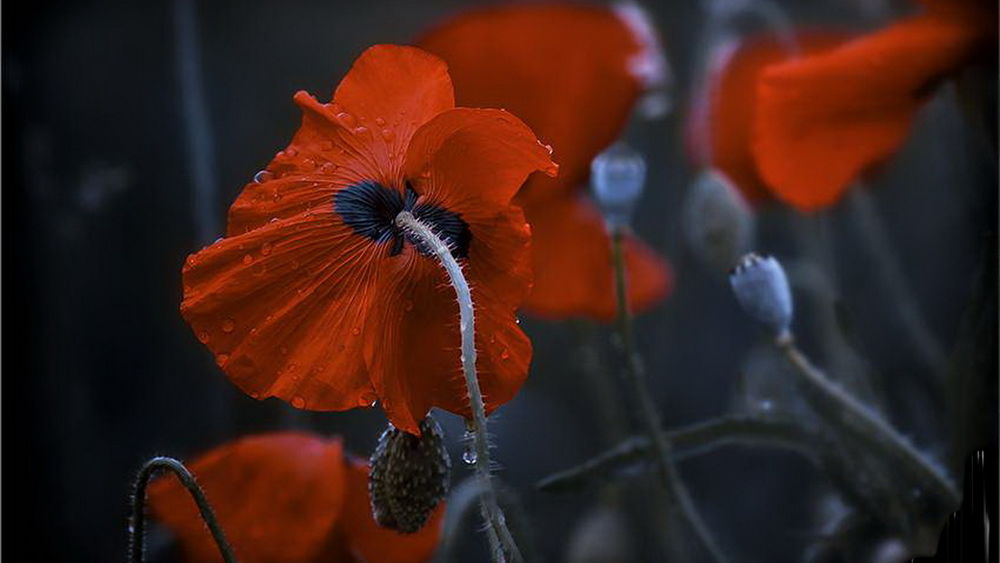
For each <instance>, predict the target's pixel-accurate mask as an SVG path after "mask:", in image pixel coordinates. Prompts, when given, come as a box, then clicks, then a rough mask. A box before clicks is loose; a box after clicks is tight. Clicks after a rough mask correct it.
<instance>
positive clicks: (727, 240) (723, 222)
mask: <svg viewBox="0 0 1000 563" xmlns="http://www.w3.org/2000/svg"><path fill="white" fill-rule="evenodd" d="M683 217H684V235H685V237H686V238H687V242H688V245H689V246H690V247H691V250H692V252H693V253H694V254H695V256H697V257H698V258H699V259H701V260H702V261H704V262H705V263H706V264H708V265H709V266H711V267H714V268H718V269H719V270H720V271H725V270H727V269H729V268H731V267H732V266H733V264H735V263H736V261H737V260H738V259H739V257H740V256H741V255H743V253H745V252H747V251H748V250H749V249H750V248H751V247H752V246H753V239H754V223H755V218H754V213H753V211H752V210H751V209H750V205H749V204H748V203H747V201H746V199H744V198H743V196H742V195H741V194H740V192H739V190H737V189H736V187H735V186H733V184H732V182H730V181H729V178H727V177H726V176H725V175H724V174H722V173H721V172H719V171H717V170H712V169H708V170H705V171H703V172H702V173H701V174H699V175H698V178H697V179H695V181H694V184H693V185H692V186H691V189H690V190H689V191H688V194H687V198H686V200H685V202H684V214H683Z"/></svg>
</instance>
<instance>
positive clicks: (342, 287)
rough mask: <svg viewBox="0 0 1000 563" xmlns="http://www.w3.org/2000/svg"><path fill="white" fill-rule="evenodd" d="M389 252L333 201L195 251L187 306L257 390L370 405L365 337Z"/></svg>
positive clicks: (324, 403) (233, 375) (332, 403)
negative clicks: (348, 222) (350, 223)
mask: <svg viewBox="0 0 1000 563" xmlns="http://www.w3.org/2000/svg"><path fill="white" fill-rule="evenodd" d="M386 252H387V249H386V248H385V245H381V246H380V245H377V244H375V243H374V242H373V241H371V240H370V239H368V238H365V237H360V236H358V235H356V234H355V233H354V232H353V231H352V230H351V229H350V228H349V227H347V226H345V225H344V224H343V222H342V221H341V220H340V218H339V216H338V215H337V214H336V213H334V212H333V211H332V203H327V204H326V208H325V209H315V210H313V211H308V212H305V213H302V214H300V215H297V216H295V217H292V218H289V219H284V220H280V221H277V222H274V223H268V224H267V225H265V226H264V227H261V228H258V229H255V230H252V231H250V232H248V233H246V234H243V235H239V236H234V237H229V238H225V239H222V240H220V241H218V242H216V243H215V244H213V245H212V246H209V247H208V248H205V249H204V250H202V251H201V252H198V253H197V254H194V255H192V256H190V257H189V258H188V261H187V263H186V265H185V267H184V276H183V278H184V302H183V303H182V305H181V312H182V314H183V315H184V318H185V319H186V320H187V321H188V323H189V324H190V325H191V327H192V329H193V330H194V332H195V335H196V336H197V337H198V339H199V340H200V341H202V342H203V343H204V344H205V345H206V346H208V347H209V348H210V349H211V350H212V352H213V353H215V355H216V356H215V357H216V361H217V363H218V364H219V366H220V367H221V368H222V369H223V370H224V371H225V372H226V374H227V375H228V376H229V377H230V379H231V380H232V381H233V382H234V383H235V384H236V385H238V386H239V387H240V388H241V389H243V390H244V391H245V392H247V393H248V394H250V395H251V396H252V397H255V398H261V399H262V398H265V397H268V396H276V397H280V398H282V399H284V400H286V401H288V402H290V403H291V404H292V406H295V407H298V408H308V409H313V410H344V409H349V408H353V407H356V406H361V405H368V404H370V403H371V402H372V401H374V399H375V396H374V389H373V388H372V386H371V384H370V382H369V380H368V377H367V374H366V372H365V369H364V364H363V360H362V353H361V351H362V340H363V338H364V337H365V334H364V331H366V330H372V329H371V327H370V325H368V326H366V319H367V315H368V309H369V306H370V303H371V301H372V299H373V298H374V289H373V288H374V287H375V282H376V280H375V275H376V273H377V266H378V262H379V259H380V257H381V256H383V255H384V254H385V253H386Z"/></svg>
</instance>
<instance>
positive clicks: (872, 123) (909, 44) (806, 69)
mask: <svg viewBox="0 0 1000 563" xmlns="http://www.w3.org/2000/svg"><path fill="white" fill-rule="evenodd" d="M994 24H995V18H994ZM982 38H983V37H982V29H979V28H977V27H976V26H973V25H972V24H971V20H968V19H964V18H960V19H950V18H944V17H934V16H920V17H915V18H911V19H908V20H905V21H903V22H901V23H898V24H896V25H893V26H891V27H889V28H886V29H884V30H882V31H880V32H877V33H874V34H871V35H868V36H866V37H863V38H860V39H857V40H855V41H852V42H850V43H848V44H846V45H844V46H843V47H840V48H839V49H836V50H834V51H831V52H829V53H825V54H820V55H816V56H812V57H807V58H804V59H801V60H797V61H793V62H788V63H784V64H780V65H777V66H774V67H771V68H769V69H767V70H766V71H764V73H763V74H762V76H761V79H760V84H759V88H758V99H759V104H758V107H757V115H756V118H755V121H754V127H755V135H754V144H753V151H754V155H755V156H756V158H757V163H758V167H759V170H760V172H761V176H762V177H763V178H764V180H765V181H766V182H767V184H768V185H769V186H770V187H771V189H772V191H773V192H774V193H775V195H777V196H778V197H779V198H781V199H782V200H784V201H786V202H788V203H790V204H792V205H794V206H795V207H797V208H798V209H800V210H802V211H810V210H815V209H819V208H822V207H825V206H828V205H830V204H832V203H834V202H836V201H837V200H838V199H839V198H840V196H841V195H842V194H843V193H844V191H845V190H846V188H847V187H848V185H849V184H850V183H851V182H853V181H854V180H855V179H856V178H857V177H858V176H859V175H860V174H861V173H863V172H865V171H866V170H868V169H870V168H871V167H872V166H874V165H877V164H879V163H880V162H881V161H883V160H884V159H886V158H888V157H889V156H891V155H892V154H893V152H895V151H896V149H898V148H899V146H900V144H901V143H902V142H903V140H904V139H905V138H906V135H907V132H908V131H909V128H910V122H911V121H912V119H913V116H914V113H915V112H916V111H917V109H919V108H920V106H921V104H922V103H923V101H924V100H925V99H926V96H927V93H928V91H929V88H931V87H933V86H934V85H935V84H936V83H937V81H939V80H941V79H942V78H943V77H944V76H945V75H947V74H950V73H952V72H955V71H956V70H957V69H958V68H960V67H961V66H962V65H963V64H964V63H965V62H967V61H968V60H969V58H970V57H971V56H972V55H974V54H975V52H976V49H977V47H978V46H979V44H980V43H979V42H980V41H981V40H982Z"/></svg>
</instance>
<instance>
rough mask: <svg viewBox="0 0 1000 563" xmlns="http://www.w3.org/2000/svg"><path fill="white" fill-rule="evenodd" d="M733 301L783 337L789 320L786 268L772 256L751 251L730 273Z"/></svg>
mask: <svg viewBox="0 0 1000 563" xmlns="http://www.w3.org/2000/svg"><path fill="white" fill-rule="evenodd" d="M729 284H730V285H731V286H732V288H733V293H735V294H736V300H737V301H739V302H740V306H742V307H743V310H744V311H746V312H747V314H749V315H750V316H751V317H753V318H755V319H757V320H758V321H760V322H762V323H764V324H765V325H767V326H768V327H769V328H771V330H773V331H774V333H775V335H777V336H779V337H785V336H787V335H788V327H789V325H791V323H792V292H791V290H790V289H789V288H788V278H787V277H786V276H785V270H784V268H782V267H781V263H780V262H778V260H777V259H775V258H774V257H773V256H766V255H765V256H760V255H758V254H756V253H753V252H751V253H750V254H747V255H746V256H744V257H743V258H741V259H740V262H739V264H737V265H736V267H735V268H733V269H732V270H731V271H730V272H729Z"/></svg>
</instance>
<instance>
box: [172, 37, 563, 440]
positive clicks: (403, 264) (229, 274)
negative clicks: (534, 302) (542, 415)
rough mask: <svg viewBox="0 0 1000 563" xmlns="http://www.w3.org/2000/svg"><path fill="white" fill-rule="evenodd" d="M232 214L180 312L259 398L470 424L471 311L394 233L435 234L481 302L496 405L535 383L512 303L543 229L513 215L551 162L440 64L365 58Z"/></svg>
mask: <svg viewBox="0 0 1000 563" xmlns="http://www.w3.org/2000/svg"><path fill="white" fill-rule="evenodd" d="M333 98H334V99H333V101H332V102H331V103H328V104H323V103H320V102H318V101H316V99H315V98H313V97H312V96H310V95H309V94H307V93H305V92H299V93H297V94H296V95H295V101H296V103H297V104H298V105H299V106H300V107H301V108H302V112H303V117H302V126H301V127H300V128H299V130H298V132H297V133H296V134H295V136H294V138H293V139H292V141H291V143H290V144H289V145H288V146H287V147H286V148H285V149H284V150H282V151H280V152H279V153H278V154H277V155H276V156H275V157H274V160H272V161H271V163H270V164H269V165H268V167H267V169H266V170H263V171H261V172H260V173H258V174H257V176H256V178H255V181H254V182H251V183H249V184H247V185H246V186H245V187H244V189H243V192H242V193H241V194H240V196H239V198H237V200H236V202H235V203H233V205H232V207H231V208H230V210H229V225H228V230H227V234H226V237H225V238H223V239H220V240H218V241H216V243H215V244H213V245H211V246H209V247H207V248H205V249H204V250H202V251H200V252H198V253H196V254H194V255H192V256H190V257H189V258H188V260H187V264H186V265H185V267H184V302H183V304H182V305H181V312H182V314H183V315H184V318H185V319H187V321H188V323H190V325H191V327H192V329H193V330H194V332H195V334H196V335H197V336H198V339H199V340H201V341H202V342H203V343H205V345H206V346H208V347H209V348H210V349H211V350H212V351H213V352H214V353H215V355H216V356H215V357H216V360H217V362H218V364H219V366H221V367H222V369H223V370H224V371H225V372H226V374H227V375H228V376H229V377H230V379H231V380H232V381H233V382H234V383H235V384H236V385H238V386H239V387H240V388H241V389H243V390H244V391H246V392H247V393H248V394H250V395H251V396H253V397H255V398H260V399H263V398H265V397H269V396H275V397H279V398H281V399H284V400H286V401H288V402H290V403H291V404H292V406H294V407H297V408H302V409H311V410H345V409H350V408H354V407H359V406H364V407H367V406H371V405H373V404H374V403H375V401H376V400H380V401H381V402H382V407H383V408H384V409H385V411H386V414H387V415H388V417H389V419H390V420H391V421H392V423H393V424H394V425H396V426H397V427H398V428H400V429H402V430H406V431H407V432H410V433H413V434H417V433H419V430H418V424H417V423H418V421H419V420H421V419H422V418H423V416H424V415H425V414H426V413H427V411H428V410H429V409H430V408H431V407H432V406H437V407H440V408H443V409H445V410H448V411H451V412H454V413H457V414H461V415H468V414H469V413H468V410H469V406H468V400H467V394H466V390H465V387H464V385H463V381H464V380H463V378H462V376H461V366H460V362H459V353H458V352H457V347H458V343H459V342H460V337H459V327H458V304H457V302H456V299H455V295H454V291H453V290H452V289H451V287H450V286H449V285H448V281H447V277H446V275H445V273H444V271H443V270H442V268H441V267H440V266H439V265H438V264H437V262H436V260H435V259H433V258H432V257H430V256H428V252H429V251H428V250H427V249H425V248H423V247H422V246H420V245H417V244H414V243H413V241H412V240H411V239H410V238H409V236H408V235H407V234H406V233H403V232H402V231H400V230H399V229H398V228H396V226H395V224H394V218H395V217H396V215H397V214H398V213H399V212H400V211H403V210H407V211H410V212H411V213H412V214H413V215H414V216H415V217H417V218H418V219H419V220H421V221H423V222H425V223H427V224H429V226H430V227H431V228H432V229H434V230H435V231H437V232H438V234H439V235H440V236H442V237H443V238H444V239H445V240H446V241H447V242H448V243H449V244H450V245H451V246H452V247H453V253H454V255H455V256H456V258H457V259H458V260H459V261H460V262H461V263H462V264H463V267H464V270H465V274H466V276H467V277H468V280H469V284H470V285H471V287H472V294H473V300H474V301H475V303H476V312H477V324H478V327H479V331H478V334H477V347H478V350H479V361H478V368H479V378H480V384H481V386H482V388H483V394H484V395H485V397H486V407H487V410H493V409H495V408H496V407H497V406H499V405H501V404H503V403H504V402H506V401H508V400H510V399H511V398H512V397H513V396H514V394H515V393H516V392H517V390H518V389H519V388H520V386H521V384H522V383H523V382H524V379H525V377H526V376H527V369H528V363H529V361H530V358H531V343H530V342H529V340H528V338H527V337H526V336H525V335H524V333H523V332H522V331H521V330H520V328H519V327H518V326H517V324H516V319H515V316H514V311H515V309H516V308H517V307H518V306H519V305H520V304H521V302H522V300H523V299H524V297H525V296H526V294H527V292H528V291H529V289H530V277H531V268H530V250H529V247H528V244H529V238H530V229H529V227H528V225H527V222H526V221H525V219H524V216H523V214H522V211H521V209H520V208H519V207H517V206H514V205H512V204H511V203H510V200H511V198H512V197H513V196H514V194H515V192H516V191H517V189H518V188H519V187H520V186H521V184H522V183H523V182H524V180H525V178H527V176H528V175H529V174H531V173H532V172H534V171H535V170H544V171H546V172H547V173H549V174H555V171H556V166H555V164H553V163H552V161H551V160H550V158H549V152H548V151H547V150H546V148H545V147H544V146H542V145H541V144H539V143H538V141H537V140H536V138H535V136H534V134H533V133H532V132H531V130H530V129H528V127H526V126H525V125H524V124H523V123H522V122H521V121H520V120H518V119H517V118H516V117H514V116H513V115H511V114H510V113H507V112H506V111H502V110H492V109H466V108H455V107H454V94H453V90H452V84H451V80H450V78H449V76H448V72H447V67H446V66H445V63H444V62H443V61H441V60H440V59H439V58H437V57H435V56H433V55H431V54H429V53H426V52H425V51H422V50H420V49H417V48H413V47H400V46H392V45H379V46H375V47H372V48H370V49H368V50H367V51H365V53H364V54H362V55H361V57H359V58H358V60H357V61H355V63H354V66H353V68H352V69H351V71H350V72H349V73H348V74H347V76H346V77H345V78H344V80H343V81H342V82H341V83H340V85H339V86H338V87H337V90H336V92H335V93H334V96H333Z"/></svg>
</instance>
